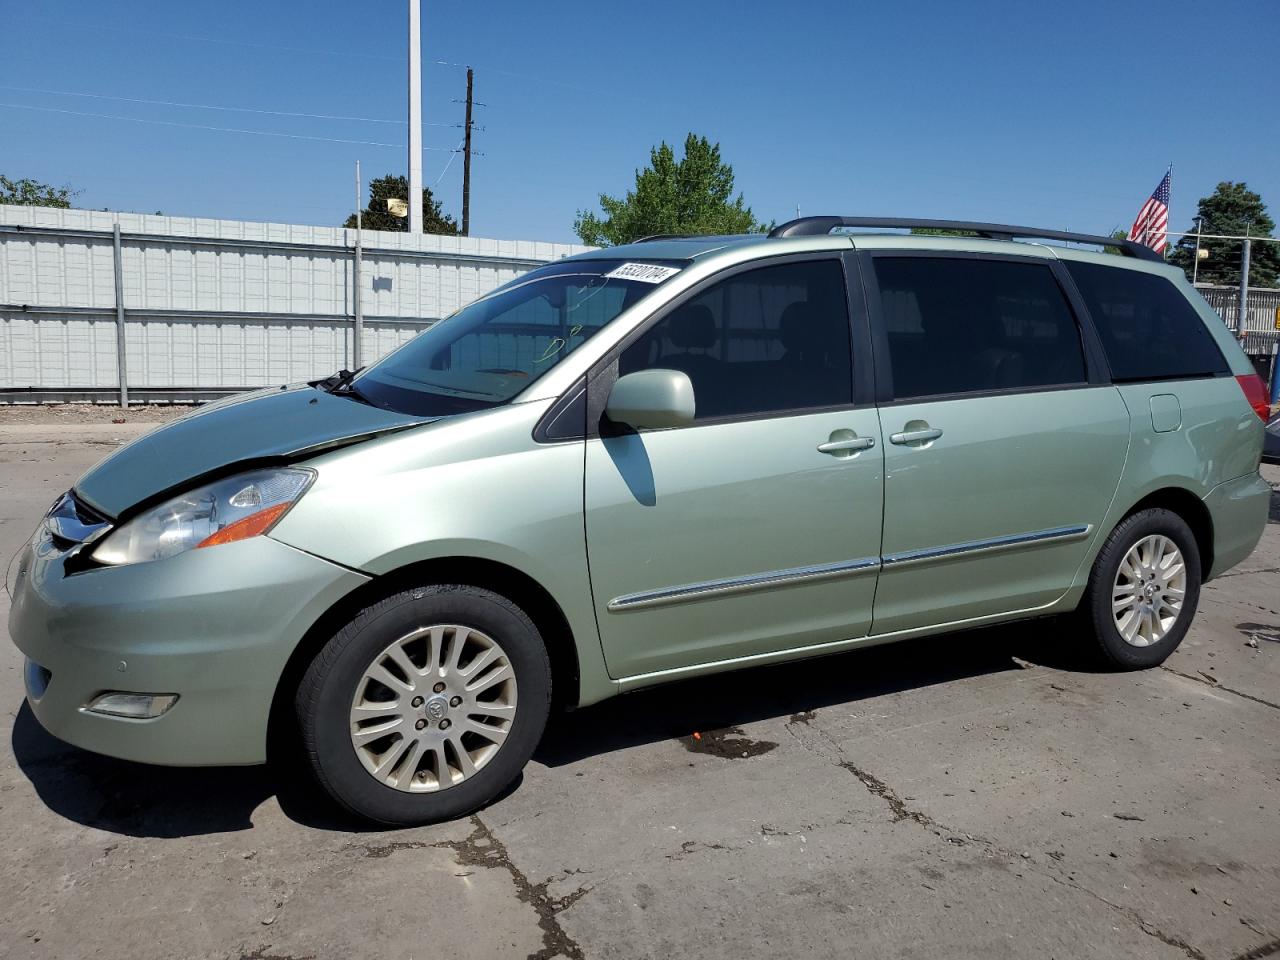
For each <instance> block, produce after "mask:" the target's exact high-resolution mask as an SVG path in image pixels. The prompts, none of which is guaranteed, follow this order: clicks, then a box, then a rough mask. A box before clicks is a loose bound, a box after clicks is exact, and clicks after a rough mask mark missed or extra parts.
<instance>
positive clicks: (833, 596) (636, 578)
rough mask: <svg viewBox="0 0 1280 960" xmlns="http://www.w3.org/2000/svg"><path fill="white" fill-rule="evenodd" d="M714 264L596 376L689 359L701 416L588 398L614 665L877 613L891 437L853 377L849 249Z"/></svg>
mask: <svg viewBox="0 0 1280 960" xmlns="http://www.w3.org/2000/svg"><path fill="white" fill-rule="evenodd" d="M720 276H721V277H723V279H714V278H713V279H712V280H710V281H708V283H707V284H706V285H705V286H702V287H699V288H695V289H694V290H693V291H691V292H690V294H689V295H687V296H686V297H685V298H684V299H682V300H681V301H677V302H676V303H675V304H673V305H672V306H671V307H669V308H667V309H666V310H665V311H664V313H663V314H661V315H659V316H658V317H656V318H655V320H654V322H653V323H651V324H650V325H649V326H648V327H647V328H646V329H644V330H643V331H641V332H640V333H639V334H638V335H636V336H634V337H633V338H632V339H631V342H630V343H629V344H628V345H626V346H625V347H624V349H623V350H622V351H621V353H620V354H619V355H617V356H615V357H614V358H613V359H612V360H611V361H608V362H606V363H605V364H604V366H603V368H602V369H599V370H597V371H596V374H595V375H594V378H593V384H592V389H591V391H590V393H591V394H592V395H593V397H595V398H597V400H596V402H597V403H602V401H601V400H600V399H599V398H600V397H602V396H605V395H607V392H608V391H607V389H604V386H605V385H606V384H608V385H611V383H612V378H614V377H616V376H618V375H623V374H626V373H631V372H634V371H637V370H642V369H655V368H656V369H675V370H680V371H682V372H684V373H686V374H687V375H688V376H689V378H690V380H691V382H692V384H693V390H694V400H695V404H696V408H697V413H696V416H695V421H694V422H693V423H692V424H691V425H689V426H685V427H678V428H671V429H661V430H641V431H638V432H637V431H632V430H629V429H619V428H617V427H615V426H612V425H610V424H609V423H608V421H607V420H604V421H603V422H601V420H602V419H603V418H602V416H601V409H597V408H595V407H593V409H592V411H591V413H590V422H591V423H599V424H600V426H599V429H598V430H597V431H595V435H593V436H589V437H588V439H587V443H586V454H585V456H586V473H585V490H584V496H585V512H586V534H587V547H588V554H589V561H590V567H591V584H592V591H593V595H594V604H595V609H596V617H597V621H598V623H599V627H600V635H601V638H602V643H603V646H604V654H605V659H606V661H607V664H608V668H609V672H610V674H611V675H612V676H614V677H617V678H623V677H636V676H644V675H652V674H656V673H662V672H666V671H678V670H682V669H685V668H691V667H697V666H699V665H703V664H711V663H722V662H724V661H728V660H740V661H750V660H751V659H752V658H756V657H767V656H769V655H772V654H777V653H780V652H786V651H795V650H800V649H804V648H808V647H816V646H820V645H823V644H828V643H832V642H836V641H841V640H847V639H850V638H857V637H861V636H865V635H866V634H867V632H868V629H869V626H870V623H871V608H872V600H873V598H874V594H875V586H876V577H877V574H878V571H879V553H880V527H881V514H882V496H883V485H884V451H883V446H882V444H881V440H880V427H879V421H878V418H877V415H876V411H875V408H874V406H872V405H871V404H870V402H869V400H870V396H869V394H870V390H869V384H863V383H855V376H854V369H855V362H854V361H855V357H858V354H859V352H860V351H861V350H862V349H863V348H862V346H861V344H862V340H863V332H864V331H863V328H862V327H861V326H860V327H859V329H858V330H857V336H855V335H854V329H853V327H851V324H850V312H849V302H850V301H849V296H848V287H847V284H846V276H845V264H844V261H843V260H842V258H841V257H840V256H839V255H824V256H816V257H815V256H807V257H796V258H778V259H776V260H771V261H768V265H763V266H762V265H759V264H753V265H750V266H749V267H745V268H740V269H739V270H737V271H736V272H733V273H731V274H729V275H720ZM858 359H863V358H862V357H858ZM857 366H858V368H859V369H862V367H863V365H862V364H861V363H859V364H857ZM855 399H856V400H861V401H863V402H855Z"/></svg>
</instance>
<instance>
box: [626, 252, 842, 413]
mask: <svg viewBox="0 0 1280 960" xmlns="http://www.w3.org/2000/svg"><path fill="white" fill-rule="evenodd" d="M650 368H666V369H670V370H681V371H683V372H685V373H687V374H688V375H689V379H690V380H691V381H693V395H694V402H695V404H696V405H697V411H698V413H697V418H698V419H699V420H705V419H707V418H710V417H726V416H736V415H741V414H752V413H771V412H778V411H783V410H796V409H802V408H806V407H825V406H836V405H839V404H847V403H850V402H852V400H853V370H852V355H851V350H850V341H849V316H848V309H847V303H846V300H845V288H844V272H843V270H842V268H841V266H840V263H839V262H838V261H836V260H813V261H808V262H799V263H789V264H785V265H782V266H776V267H762V268H761V269H759V270H751V271H747V272H745V273H740V274H737V275H736V276H734V277H731V278H729V279H728V280H723V281H721V282H720V283H717V284H714V285H713V286H711V287H708V288H707V289H706V290H705V291H703V292H702V293H699V294H698V295H696V296H695V297H694V298H693V299H692V300H689V301H686V302H685V303H683V304H681V305H680V306H679V307H677V308H676V309H675V310H673V311H672V312H671V313H669V314H667V316H666V317H664V318H663V319H662V320H660V321H659V322H658V323H657V324H655V325H654V326H653V327H652V328H650V329H649V330H648V331H646V332H645V333H644V335H642V336H641V337H640V339H639V340H637V341H636V342H635V343H633V344H632V345H631V346H630V347H628V348H627V349H626V351H624V352H623V354H622V357H621V359H620V361H619V371H618V372H619V374H620V375H621V374H627V373H634V372H635V371H637V370H645V369H650Z"/></svg>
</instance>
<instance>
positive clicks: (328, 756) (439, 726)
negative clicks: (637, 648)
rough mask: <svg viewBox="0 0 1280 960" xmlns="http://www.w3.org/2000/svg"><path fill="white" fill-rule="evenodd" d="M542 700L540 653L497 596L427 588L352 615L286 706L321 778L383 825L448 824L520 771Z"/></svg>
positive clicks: (544, 667)
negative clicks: (292, 705) (293, 708)
mask: <svg viewBox="0 0 1280 960" xmlns="http://www.w3.org/2000/svg"><path fill="white" fill-rule="evenodd" d="M550 702H551V669H550V663H549V660H548V657H547V652H546V647H545V646H544V644H543V642H542V638H541V636H540V635H539V634H538V630H537V628H536V627H535V626H534V624H533V622H532V621H531V620H530V619H529V617H528V616H527V615H526V614H525V613H524V611H522V610H521V609H520V608H519V607H517V606H516V605H515V604H514V603H512V602H511V601H510V600H508V599H507V598H506V597H503V596H501V595H499V594H496V593H493V592H491V591H488V590H482V589H480V588H477V587H470V586H458V585H435V586H429V587H422V588H418V589H414V590H408V591H405V592H403V593H399V594H396V595H395V596H392V597H388V598H387V599H385V600H381V601H379V602H378V603H376V604H374V605H373V606H371V607H368V608H367V609H365V610H363V611H361V612H360V613H359V614H358V615H357V616H356V617H355V618H354V619H353V620H352V621H351V622H350V623H349V624H348V625H347V626H346V627H344V628H343V629H342V630H340V631H339V632H338V633H337V634H336V635H335V636H334V637H333V638H332V639H331V640H330V641H329V642H328V643H327V644H325V646H324V648H323V649H322V650H321V651H320V653H319V654H318V655H317V656H316V658H315V660H314V661H312V663H311V665H310V666H309V667H308V669H307V671H306V673H305V674H304V676H303V679H302V682H301V684H300V685H299V687H298V692H297V697H296V700H295V706H296V710H297V715H298V721H299V725H300V727H301V732H302V743H303V746H304V748H305V750H306V754H307V757H308V759H309V761H310V763H311V767H312V769H313V770H314V772H315V774H316V776H317V778H318V779H319V781H320V783H321V784H322V785H323V786H324V787H325V788H326V790H328V792H329V793H330V794H331V795H332V796H333V797H334V798H335V799H336V800H337V801H338V802H339V803H341V804H342V805H343V806H345V807H347V808H348V809H349V810H352V811H353V812H355V813H357V814H359V815H361V816H364V817H367V818H369V819H371V820H376V821H378V822H380V823H385V824H392V825H408V824H416V823H429V822H434V821H438V820H445V819H450V818H452V817H458V816H461V815H463V814H465V813H469V812H470V811H472V810H474V809H476V808H477V807H479V806H481V805H483V804H484V803H486V802H488V801H489V800H491V799H492V798H493V797H494V796H496V795H497V794H498V793H500V792H501V791H502V790H503V789H504V788H505V787H507V786H508V785H509V784H510V783H511V781H512V780H514V779H515V777H516V776H517V775H518V774H519V772H520V770H521V768H523V766H524V765H525V763H526V762H527V761H528V759H529V757H530V756H531V755H532V753H533V750H534V748H535V747H536V746H537V743H538V740H539V738H540V737H541V736H542V730H543V727H544V726H545V724H546V719H547V713H548V710H549V707H550Z"/></svg>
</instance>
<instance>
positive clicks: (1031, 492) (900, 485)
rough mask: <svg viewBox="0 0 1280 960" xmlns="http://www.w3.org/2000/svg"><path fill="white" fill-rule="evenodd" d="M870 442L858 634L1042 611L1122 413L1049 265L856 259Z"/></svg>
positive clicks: (1103, 504) (1116, 451) (1096, 496)
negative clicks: (880, 457) (867, 333)
mask: <svg viewBox="0 0 1280 960" xmlns="http://www.w3.org/2000/svg"><path fill="white" fill-rule="evenodd" d="M863 264H864V268H863V273H864V276H866V277H874V283H869V287H868V296H869V303H870V308H871V315H872V322H873V330H874V331H875V336H876V337H877V345H878V347H879V349H878V351H877V367H876V375H877V395H878V396H879V398H880V419H881V425H882V430H883V433H884V437H885V441H886V443H885V512H884V537H883V547H882V554H883V557H882V560H883V567H882V571H881V575H880V583H879V586H878V588H877V593H876V600H875V611H874V623H873V626H872V630H871V632H872V634H886V633H893V632H896V631H901V630H910V629H914V628H919V627H925V626H932V625H937V624H943V623H957V622H963V621H973V620H980V619H981V618H983V617H988V616H994V615H999V614H1005V613H1009V612H1013V611H1033V610H1035V609H1037V608H1039V607H1043V606H1045V605H1048V604H1051V603H1052V602H1054V601H1055V600H1057V599H1058V598H1059V597H1061V596H1062V594H1063V593H1064V592H1065V591H1066V590H1067V589H1068V587H1069V586H1070V585H1071V582H1072V580H1073V578H1074V575H1075V572H1076V569H1077V567H1078V566H1079V565H1080V563H1081V561H1082V560H1083V558H1084V556H1085V552H1086V548H1087V545H1088V543H1089V541H1090V539H1091V538H1092V537H1093V536H1095V535H1096V533H1097V528H1098V525H1099V524H1100V523H1101V521H1102V518H1103V516H1104V515H1105V514H1106V511H1107V508H1108V506H1109V505H1110V503H1111V499H1112V497H1113V495H1114V493H1115V490H1116V487H1117V484H1118V481H1119V478H1120V474H1121V470H1122V467H1123V465H1124V459H1125V453H1126V449H1127V446H1128V440H1129V417H1128V413H1127V410H1126V408H1125V405H1124V403H1123V401H1122V400H1121V398H1120V396H1119V394H1118V392H1117V391H1116V389H1115V387H1113V386H1111V385H1110V384H1109V383H1107V382H1106V380H1107V377H1106V374H1105V371H1104V369H1103V368H1102V366H1101V364H1100V361H1099V358H1100V351H1099V350H1098V347H1097V344H1096V342H1094V341H1093V340H1092V337H1093V335H1092V332H1091V331H1087V330H1086V329H1084V328H1082V327H1081V325H1080V323H1079V322H1078V320H1077V312H1078V311H1077V310H1073V309H1072V301H1071V299H1070V296H1071V295H1069V294H1068V293H1067V291H1068V290H1069V289H1070V285H1069V283H1064V282H1063V281H1064V279H1065V278H1064V275H1063V274H1062V273H1061V268H1060V267H1059V266H1058V265H1057V264H1056V263H1055V262H1054V261H1052V260H1049V259H1047V258H1045V257H1040V256H1027V257H1018V256H986V255H975V254H952V253H942V252H938V253H933V252H930V253H927V254H924V255H921V254H920V253H919V252H916V251H911V252H907V251H901V250H894V251H884V252H873V253H866V254H863Z"/></svg>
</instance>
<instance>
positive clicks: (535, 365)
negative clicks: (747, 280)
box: [350, 260, 685, 416]
mask: <svg viewBox="0 0 1280 960" xmlns="http://www.w3.org/2000/svg"><path fill="white" fill-rule="evenodd" d="M683 266H685V264H684V263H683V262H681V261H658V260H648V261H634V260H570V261H562V262H560V263H555V264H549V265H548V266H545V267H539V268H538V269H537V270H532V271H530V272H529V273H526V274H524V275H522V276H520V277H518V278H516V279H515V280H513V281H511V282H510V283H508V284H506V285H505V286H502V287H499V288H498V289H497V290H494V291H493V292H492V293H490V294H488V295H486V296H484V297H481V298H480V299H479V300H476V301H475V302H474V303H471V304H470V305H468V306H466V307H463V308H462V309H461V310H459V311H458V312H457V313H455V314H453V315H452V316H449V317H446V318H445V319H444V320H441V321H440V322H439V323H437V324H435V325H433V326H431V327H429V328H427V329H426V330H424V331H423V332H422V333H421V334H419V335H418V336H417V337H415V338H414V339H412V340H410V341H409V342H408V343H406V344H405V345H404V346H402V347H400V349H398V350H396V351H395V352H393V353H391V354H389V355H388V356H386V357H384V358H383V359H382V360H380V361H378V362H377V363H375V364H374V365H373V366H371V367H370V368H369V369H367V370H365V371H364V372H363V373H361V374H360V375H359V376H358V377H356V378H355V380H354V381H352V382H351V384H350V387H351V391H352V392H353V393H356V394H358V395H359V396H360V397H361V398H362V399H365V400H368V401H369V402H370V403H373V404H375V405H377V406H380V407H385V408H387V409H391V410H397V411H400V412H403V413H408V414H413V415H415V416H444V415H447V414H452V413H466V412H469V411H472V410H483V409H486V408H488V407H496V406H498V405H500V404H503V403H506V402H507V401H508V400H510V399H511V398H512V397H514V396H515V395H516V394H518V393H520V392H521V391H523V390H525V389H526V388H527V387H528V386H529V385H530V384H531V383H533V382H534V381H535V380H537V379H538V377H540V376H542V375H543V374H544V373H546V372H547V371H548V370H550V369H551V368H552V367H554V366H555V365H556V364H557V363H559V362H560V361H561V360H563V359H564V358H565V357H567V356H568V355H569V354H570V353H572V352H573V351H574V350H575V349H577V348H578V347H580V346H581V345H582V344H584V343H586V341H587V340H588V339H590V338H591V337H592V336H593V335H595V334H596V333H598V332H599V331H600V330H601V329H602V328H603V327H604V326H605V324H607V323H609V322H610V321H611V320H613V319H614V317H616V316H617V315H618V314H619V313H621V312H622V311H623V310H625V309H626V308H628V307H630V306H632V305H633V304H635V303H637V302H639V301H640V300H641V299H642V298H644V297H645V296H646V295H648V294H650V293H652V292H653V291H654V290H656V289H657V288H658V286H659V285H661V284H662V283H664V282H665V281H666V280H669V279H670V278H671V277H673V276H675V274H676V273H678V272H679V271H680V269H681V268H682V267H683Z"/></svg>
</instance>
